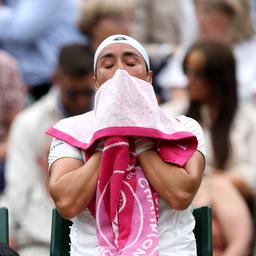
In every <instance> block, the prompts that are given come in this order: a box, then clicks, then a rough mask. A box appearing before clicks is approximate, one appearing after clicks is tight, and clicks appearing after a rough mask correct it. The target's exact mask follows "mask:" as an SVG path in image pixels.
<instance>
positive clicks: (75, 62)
mask: <svg viewBox="0 0 256 256" xmlns="http://www.w3.org/2000/svg"><path fill="white" fill-rule="evenodd" d="M58 69H59V70H60V71H61V72H62V73H63V74H65V75H67V76H71V77H73V78H82V77H84V76H86V75H90V74H93V52H92V50H91V48H90V46H89V45H85V44H77V43H76V44H69V45H67V46H64V47H63V48H62V49H61V50H60V53H59V59H58Z"/></svg>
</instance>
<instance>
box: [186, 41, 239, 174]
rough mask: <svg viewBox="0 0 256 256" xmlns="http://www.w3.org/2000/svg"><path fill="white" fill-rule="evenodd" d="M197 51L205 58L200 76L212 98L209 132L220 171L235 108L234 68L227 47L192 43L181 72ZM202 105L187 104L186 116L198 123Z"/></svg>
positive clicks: (217, 44) (235, 86)
mask: <svg viewBox="0 0 256 256" xmlns="http://www.w3.org/2000/svg"><path fill="white" fill-rule="evenodd" d="M194 50H199V51H200V52H202V53H203V54H204V56H205V60H206V62H205V66H204V68H203V74H204V77H205V79H206V80H207V82H208V84H209V85H210V86H211V87H212V91H213V93H214V94H215V98H216V103H215V104H216V109H217V116H216V118H215V119H214V120H212V123H211V127H210V131H211V140H212V145H213V152H214V158H215V165H216V167H217V168H220V169H223V168H224V167H225V164H226V162H227V159H228V156H229V153H230V130H231V126H232V123H233V119H234V116H235V114H236V110H237V106H238V95H237V81H236V65H235V58H234V55H233V52H232V50H231V49H230V47H229V46H228V45H225V44H224V43H222V42H218V41H213V40H201V41H197V42H195V43H194V44H193V45H192V46H191V48H190V49H189V51H188V52H187V54H186V56H185V58H184V61H183V70H184V71H185V69H186V65H187V59H188V56H189V55H190V53H191V52H192V51H194ZM201 107H202V103H199V102H194V101H193V100H191V101H190V104H189V109H188V112H187V115H188V116H190V117H192V118H194V119H196V120H197V121H198V122H199V123H200V122H201V121H202V116H201Z"/></svg>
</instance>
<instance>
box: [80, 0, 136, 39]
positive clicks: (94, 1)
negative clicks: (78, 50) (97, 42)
mask: <svg viewBox="0 0 256 256" xmlns="http://www.w3.org/2000/svg"><path fill="white" fill-rule="evenodd" d="M133 7H134V0H104V1H103V0H82V1H81V3H80V15H79V20H78V27H79V28H80V30H81V32H82V33H83V34H85V35H88V36H91V28H92V27H93V26H94V25H95V24H96V23H97V22H98V21H99V20H101V19H102V18H106V17H110V18H111V17H118V16H120V15H122V14H124V13H126V12H132V11H133Z"/></svg>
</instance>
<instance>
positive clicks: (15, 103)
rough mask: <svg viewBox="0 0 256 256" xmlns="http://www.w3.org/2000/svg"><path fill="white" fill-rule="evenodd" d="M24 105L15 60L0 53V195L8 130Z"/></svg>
mask: <svg viewBox="0 0 256 256" xmlns="http://www.w3.org/2000/svg"><path fill="white" fill-rule="evenodd" d="M25 104H26V91H25V86H24V83H23V81H22V79H21V75H20V72H19V70H18V66H17V63H16V60H15V59H13V58H12V57H11V56H10V55H9V54H8V53H6V52H4V51H0V194H1V192H2V191H3V189H4V169H5V168H4V167H5V165H4V162H5V156H6V147H7V139H8V134H9V129H10V126H11V123H12V121H13V119H14V117H15V115H16V114H17V113H18V112H19V111H21V110H22V109H23V108H24V107H25Z"/></svg>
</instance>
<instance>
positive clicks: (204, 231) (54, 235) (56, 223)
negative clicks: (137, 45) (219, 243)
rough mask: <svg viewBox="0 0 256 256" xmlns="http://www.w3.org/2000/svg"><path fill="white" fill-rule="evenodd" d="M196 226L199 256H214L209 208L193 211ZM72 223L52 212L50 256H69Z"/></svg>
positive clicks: (55, 211) (54, 211)
mask: <svg viewBox="0 0 256 256" xmlns="http://www.w3.org/2000/svg"><path fill="white" fill-rule="evenodd" d="M193 215H194V217H195V221H196V225H195V229H194V234H195V238H196V244H197V255H198V256H212V211H211V208H209V207H208V206H204V207H201V208H196V209H195V210H194V211H193ZM71 224H72V222H71V221H69V220H66V219H63V218H62V217H61V216H60V214H59V213H58V211H57V210H56V209H53V212H52V228H51V246H50V256H69V251H70V239H69V233H70V226H71Z"/></svg>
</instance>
